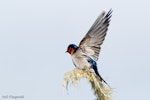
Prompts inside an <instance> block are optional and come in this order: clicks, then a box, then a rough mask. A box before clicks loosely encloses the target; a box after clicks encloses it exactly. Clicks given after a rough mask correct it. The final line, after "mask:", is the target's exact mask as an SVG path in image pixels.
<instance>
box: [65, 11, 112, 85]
mask: <svg viewBox="0 0 150 100" xmlns="http://www.w3.org/2000/svg"><path fill="white" fill-rule="evenodd" d="M111 16H112V10H111V9H110V10H109V11H108V12H107V13H106V12H105V11H103V12H102V13H101V14H100V15H99V16H98V18H97V19H96V21H95V22H94V24H93V25H92V26H91V28H90V29H89V31H88V32H87V34H86V35H85V36H84V38H83V39H82V40H81V42H80V43H79V46H77V45H75V44H70V45H69V46H68V48H67V51H66V52H68V53H69V54H70V55H71V58H72V61H73V64H74V65H75V67H76V68H78V69H81V70H83V69H84V68H85V67H87V68H89V69H92V70H94V72H95V74H96V76H98V77H99V80H100V81H101V82H104V83H105V84H107V82H106V81H105V80H104V79H103V78H102V77H101V76H100V74H99V72H98V69H97V63H96V61H98V58H99V54H100V50H101V45H102V44H103V41H104V39H105V36H106V33H107V30H108V26H109V22H110V18H111ZM107 85H108V84H107ZM108 86H109V85H108Z"/></svg>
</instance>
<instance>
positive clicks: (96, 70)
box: [92, 65, 110, 87]
mask: <svg viewBox="0 0 150 100" xmlns="http://www.w3.org/2000/svg"><path fill="white" fill-rule="evenodd" d="M92 67H93V69H94V72H95V74H96V75H97V76H98V77H99V79H100V81H101V82H104V83H105V84H106V85H107V86H109V85H108V83H107V82H106V81H105V80H104V79H103V78H102V77H101V76H100V74H99V72H98V69H97V66H95V65H93V66H92ZM109 87H110V86H109Z"/></svg>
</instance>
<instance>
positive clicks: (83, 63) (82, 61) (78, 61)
mask: <svg viewBox="0 0 150 100" xmlns="http://www.w3.org/2000/svg"><path fill="white" fill-rule="evenodd" d="M72 60H73V63H74V65H75V67H77V68H79V69H84V67H90V66H91V64H90V63H89V62H88V61H87V58H85V57H82V56H81V57H79V56H75V55H74V56H72Z"/></svg>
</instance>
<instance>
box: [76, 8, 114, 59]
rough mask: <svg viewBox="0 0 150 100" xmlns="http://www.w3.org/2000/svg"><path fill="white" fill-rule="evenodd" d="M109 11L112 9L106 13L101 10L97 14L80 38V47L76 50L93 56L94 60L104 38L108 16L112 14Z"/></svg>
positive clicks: (97, 55) (108, 20)
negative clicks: (83, 35)
mask: <svg viewBox="0 0 150 100" xmlns="http://www.w3.org/2000/svg"><path fill="white" fill-rule="evenodd" d="M111 13H112V10H109V12H108V13H107V14H105V12H104V11H103V12H102V13H101V14H100V15H99V17H98V18H97V19H96V21H95V22H94V24H93V25H92V27H91V28H90V30H89V31H88V33H87V34H86V35H85V37H84V38H83V39H82V40H81V42H80V44H79V48H80V49H79V50H78V52H80V53H82V54H83V55H87V56H89V57H91V58H93V59H94V60H95V61H97V60H98V57H99V53H100V50H101V44H102V43H103V41H104V39H105V36H106V33H107V30H108V26H109V22H110V18H111V16H112V15H111Z"/></svg>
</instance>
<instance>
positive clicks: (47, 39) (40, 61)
mask: <svg viewBox="0 0 150 100" xmlns="http://www.w3.org/2000/svg"><path fill="white" fill-rule="evenodd" d="M111 8H112V9H113V13H112V15H113V16H112V18H111V22H110V26H109V30H108V32H107V33H108V34H107V36H106V39H105V41H104V43H103V45H102V50H101V53H100V57H99V58H100V59H99V60H98V62H97V63H98V69H99V72H100V74H101V75H102V77H103V78H104V79H105V80H106V81H107V82H108V84H109V85H110V86H111V87H112V88H113V93H112V96H113V99H114V100H149V99H150V86H149V85H150V78H149V76H150V1H149V0H124V1H123V0H122V1H121V0H113V1H112V0H1V1H0V99H2V100H6V99H4V98H2V96H5V95H14V96H19V95H23V96H24V98H23V99H17V100H93V99H95V96H94V95H93V91H92V90H91V87H90V84H89V83H88V82H87V81H86V80H85V79H83V80H81V81H80V82H79V88H78V89H76V88H75V87H74V86H73V85H69V88H68V93H67V91H66V90H65V89H63V87H62V80H63V76H64V73H66V72H67V71H70V70H72V69H73V68H74V65H73V63H72V60H71V57H70V55H69V54H67V53H65V51H66V48H67V46H68V45H69V44H71V43H75V44H77V45H78V44H79V42H80V40H81V39H82V38H83V36H84V35H85V34H86V32H87V31H88V30H89V28H90V27H91V25H92V24H93V22H94V21H95V19H96V18H97V17H98V15H99V14H100V13H101V12H102V11H103V10H105V11H109V9H111Z"/></svg>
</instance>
